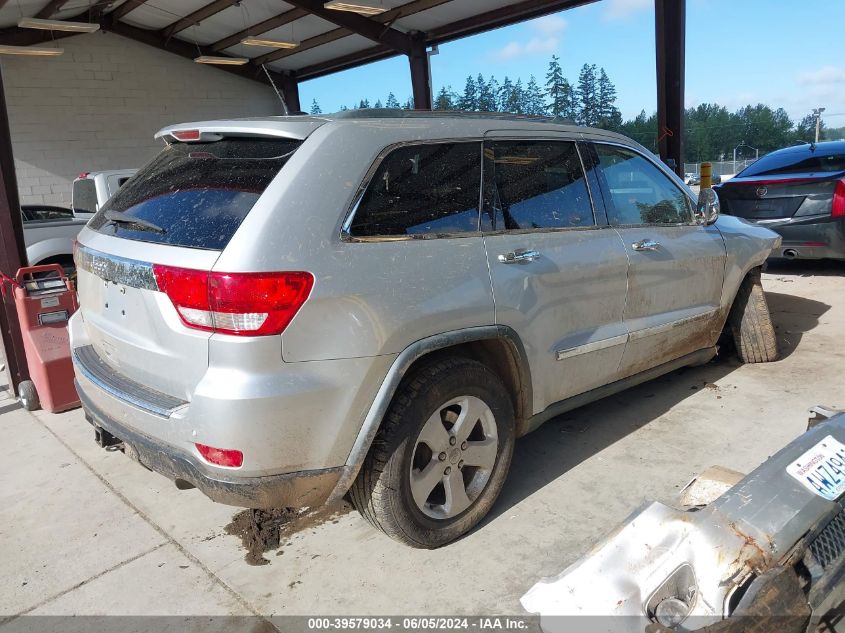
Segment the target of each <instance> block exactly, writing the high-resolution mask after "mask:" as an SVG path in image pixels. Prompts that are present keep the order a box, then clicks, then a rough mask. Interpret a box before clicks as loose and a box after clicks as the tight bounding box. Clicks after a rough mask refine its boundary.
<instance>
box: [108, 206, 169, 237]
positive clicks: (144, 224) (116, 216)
mask: <svg viewBox="0 0 845 633" xmlns="http://www.w3.org/2000/svg"><path fill="white" fill-rule="evenodd" d="M104 215H105V216H106V219H107V220H110V221H112V222H115V223H116V224H134V225H136V226H137V227H139V228H140V229H141V230H142V231H151V232H153V233H161V234H162V235H164V234H165V233H167V231H166V230H164V229H163V228H162V227H160V226H159V225H158V224H153V223H152V222H150V221H148V220H142V219H141V218H136V217H133V216H131V215H125V214H123V213H121V212H120V211H113V210H111V209H109V210H108V211H106V212H105V213H104Z"/></svg>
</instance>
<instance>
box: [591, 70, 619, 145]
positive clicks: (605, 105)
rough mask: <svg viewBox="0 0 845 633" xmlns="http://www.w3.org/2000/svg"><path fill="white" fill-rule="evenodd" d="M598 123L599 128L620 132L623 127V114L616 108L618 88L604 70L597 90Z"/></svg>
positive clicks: (601, 72)
mask: <svg viewBox="0 0 845 633" xmlns="http://www.w3.org/2000/svg"><path fill="white" fill-rule="evenodd" d="M596 101H597V115H598V117H597V121H596V124H597V125H598V126H599V127H602V128H605V129H608V130H618V129H619V127H620V126H621V125H622V113H621V112H619V108H617V107H616V86H614V85H613V82H612V81H610V77H608V76H607V73H606V72H605V70H604V68H601V70H600V72H599V78H598V83H597V89H596Z"/></svg>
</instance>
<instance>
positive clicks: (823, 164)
mask: <svg viewBox="0 0 845 633" xmlns="http://www.w3.org/2000/svg"><path fill="white" fill-rule="evenodd" d="M837 171H845V153H834V154H823V153H819V152H818V151H816V152H811V151H810V150H809V145H808V146H807V149H804V148H801V149H800V150H791V151H785V152H772V153H771V154H768V155H766V156H763V158H761V159H760V160H758V161H756V162H754V163H752V164H751V165H749V166H748V167H746V168H745V169H743V170H742V171H741V172H739V173H738V174H737V176H738V177H744V176H765V175H773V174H795V173H806V172H837Z"/></svg>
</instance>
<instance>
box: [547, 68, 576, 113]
mask: <svg viewBox="0 0 845 633" xmlns="http://www.w3.org/2000/svg"><path fill="white" fill-rule="evenodd" d="M564 82H566V77H564V76H563V69H562V68H561V67H560V61H559V58H558V56H557V55H552V60H551V61H550V62H549V70H548V71H547V72H546V97H548V99H549V113H550V114H551V115H552V116H553V117H560V116H565V115H564V114H563V113H564V111H566V110H569V109H570V108H571V105H572V104H571V103H569V104H566V103H564V99H565V96H564V89H563V85H564Z"/></svg>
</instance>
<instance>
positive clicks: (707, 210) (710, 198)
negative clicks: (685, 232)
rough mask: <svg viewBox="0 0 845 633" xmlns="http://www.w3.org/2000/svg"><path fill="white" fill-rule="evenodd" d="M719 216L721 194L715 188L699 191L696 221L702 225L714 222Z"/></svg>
mask: <svg viewBox="0 0 845 633" xmlns="http://www.w3.org/2000/svg"><path fill="white" fill-rule="evenodd" d="M718 218H719V196H717V195H716V192H715V191H714V190H713V189H702V190H701V191H699V192H698V205H697V207H696V210H695V222H696V224H701V225H702V226H708V225H710V224H713V223H714V222H715V221H716V220H717V219H718Z"/></svg>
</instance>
